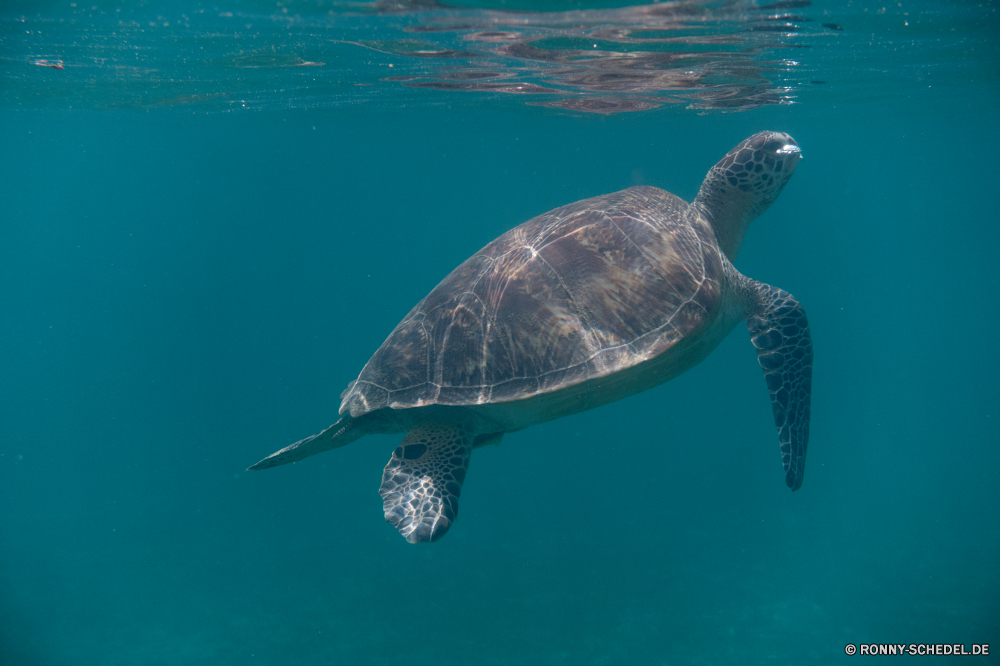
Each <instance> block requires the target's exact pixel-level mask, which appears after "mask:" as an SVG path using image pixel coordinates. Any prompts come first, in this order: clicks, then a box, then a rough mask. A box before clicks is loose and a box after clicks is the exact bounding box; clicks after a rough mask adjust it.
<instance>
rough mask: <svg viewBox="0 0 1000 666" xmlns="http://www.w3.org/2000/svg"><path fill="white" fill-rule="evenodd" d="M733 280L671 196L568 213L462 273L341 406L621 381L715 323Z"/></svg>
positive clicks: (628, 198) (521, 394)
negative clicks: (725, 282) (627, 371)
mask: <svg viewBox="0 0 1000 666" xmlns="http://www.w3.org/2000/svg"><path fill="white" fill-rule="evenodd" d="M722 279H723V271H722V259H721V256H720V254H719V250H718V247H717V245H716V242H715V236H714V234H713V232H712V230H711V228H710V227H709V226H708V224H707V222H705V221H704V220H703V219H702V218H700V217H698V216H697V215H695V214H694V213H693V211H692V209H691V208H690V207H689V206H688V204H687V203H686V202H684V201H682V200H681V199H679V198H677V197H676V196H674V195H672V194H670V193H668V192H666V191H664V190H660V189H658V188H654V187H633V188H629V189H627V190H622V191H620V192H615V193H612V194H608V195H605V196H601V197H595V198H593V199H587V200H584V201H579V202H576V203H573V204H570V205H568V206H563V207H561V208H557V209H555V210H553V211H550V212H548V213H545V214H543V215H540V216H538V217H536V218H533V219H531V220H529V221H527V222H525V223H524V224H522V225H520V226H518V227H516V228H514V229H512V230H511V231H509V232H507V233H505V234H504V235H502V236H500V237H499V238H497V239H496V240H495V241H493V242H492V243H490V244H489V245H487V246H486V247H485V248H483V249H482V250H481V251H480V252H478V253H476V254H475V255H474V256H473V257H471V258H469V259H468V260H467V261H465V262H464V263H462V264H461V265H460V266H459V267H458V268H456V269H455V270H454V271H452V273H451V274H450V275H448V277H446V278H445V279H444V280H443V281H442V282H441V283H440V284H439V285H438V286H437V287H435V288H434V290H433V291H431V293H430V294H428V295H427V297H426V298H424V300H423V301H421V302H420V303H418V304H417V305H416V307H414V308H413V310H412V311H410V313H409V314H408V315H407V316H406V317H405V318H404V319H403V321H402V322H400V324H399V325H398V326H397V327H396V329H395V330H394V331H393V332H392V334H391V335H390V336H389V338H388V339H387V340H386V341H385V342H384V343H383V344H382V346H381V347H380V348H379V350H378V351H377V352H376V353H375V355H374V356H372V358H371V360H370V361H369V362H368V364H367V365H366V366H365V368H364V369H363V370H362V372H361V375H360V376H359V377H358V379H357V381H356V382H355V383H354V384H353V385H352V386H350V387H349V389H348V390H347V391H346V392H345V394H344V395H343V396H342V397H343V402H342V404H341V410H340V411H341V413H343V412H345V411H347V410H350V413H351V415H352V416H354V417H359V416H361V415H363V414H365V413H368V412H371V411H374V410H376V409H380V408H382V407H386V406H389V407H397V408H399V407H415V406H423V405H430V404H443V405H469V404H483V403H487V402H499V401H509V400H518V399H522V398H526V397H529V396H532V395H535V394H538V393H543V392H551V391H556V390H559V389H561V388H565V387H567V386H571V385H574V384H578V383H580V382H583V381H586V380H588V379H592V378H596V377H601V376H605V375H608V374H611V373H614V372H617V371H619V370H622V369H624V368H627V367H630V366H633V365H635V364H637V363H640V362H642V361H645V360H647V359H650V358H653V357H654V356H657V355H659V354H661V353H663V352H664V351H666V350H667V349H669V348H670V347H672V346H673V345H674V344H675V343H677V341H678V340H680V339H682V338H684V337H685V336H688V335H692V334H696V333H697V332H698V331H699V330H700V329H701V328H702V327H703V326H705V325H707V324H708V323H710V321H711V318H712V317H714V315H715V312H716V305H717V303H718V301H719V297H720V291H721V282H722Z"/></svg>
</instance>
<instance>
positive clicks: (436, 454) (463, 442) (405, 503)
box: [378, 422, 476, 543]
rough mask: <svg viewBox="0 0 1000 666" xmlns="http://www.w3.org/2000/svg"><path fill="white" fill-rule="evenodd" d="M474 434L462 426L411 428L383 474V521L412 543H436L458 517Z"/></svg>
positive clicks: (420, 425) (442, 424)
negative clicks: (459, 502) (459, 501)
mask: <svg viewBox="0 0 1000 666" xmlns="http://www.w3.org/2000/svg"><path fill="white" fill-rule="evenodd" d="M475 436H476V432H475V430H474V429H473V428H472V427H471V425H468V424H463V423H461V422H448V423H441V422H424V423H421V424H418V425H416V426H414V427H413V428H412V429H411V430H410V432H409V433H407V435H406V437H405V438H403V443H402V444H400V445H399V446H398V447H397V448H396V450H395V451H393V452H392V458H390V459H389V464H387V465H386V466H385V471H384V472H383V473H382V487H381V488H379V491H378V492H379V494H380V495H381V496H382V508H383V510H384V511H385V519H386V520H387V521H389V522H390V523H392V525H393V526H394V527H395V528H396V529H398V530H399V533H400V534H402V535H403V536H404V537H405V538H406V540H407V541H409V542H410V543H419V542H421V541H437V540H438V539H440V538H441V537H443V536H444V535H445V533H446V532H447V531H448V529H449V528H450V527H451V524H452V523H453V522H455V518H456V517H457V516H458V496H459V495H460V494H461V492H462V483H463V482H464V481H465V473H466V472H467V471H468V469H469V456H470V455H471V454H472V447H473V440H474V439H475Z"/></svg>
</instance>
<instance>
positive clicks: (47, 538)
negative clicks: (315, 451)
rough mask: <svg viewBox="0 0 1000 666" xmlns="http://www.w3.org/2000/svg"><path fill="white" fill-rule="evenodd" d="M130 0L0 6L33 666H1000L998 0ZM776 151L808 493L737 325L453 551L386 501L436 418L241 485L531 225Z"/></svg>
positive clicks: (25, 645)
mask: <svg viewBox="0 0 1000 666" xmlns="http://www.w3.org/2000/svg"><path fill="white" fill-rule="evenodd" d="M94 1H95V0H88V2H80V3H79V4H80V5H81V6H79V7H71V6H70V3H68V2H62V1H61V0H60V1H59V2H37V3H29V2H11V3H4V9H3V10H2V11H0V38H2V39H0V67H2V71H3V77H4V79H3V85H2V89H0V96H2V102H0V125H2V127H3V129H4V132H3V135H4V148H3V160H0V197H2V201H3V202H4V205H3V209H2V210H3V213H2V215H0V219H2V226H0V231H2V242H0V304H2V310H0V312H2V318H0V323H2V325H0V350H2V351H0V359H2V364H0V367H2V368H3V381H2V382H0V663H3V664H18V665H20V664H25V665H34V664H39V665H50V664H53V665H54V664H102V665H103V664H213V665H214V664H379V665H381V664H390V665H392V664H400V665H406V666H418V665H422V664H515V663H516V664H656V665H659V664H829V663H836V662H840V661H848V662H850V661H851V660H864V659H865V657H863V656H853V657H849V656H846V655H845V646H846V645H847V644H849V643H851V644H860V643H882V644H885V643H905V644H909V643H964V644H965V645H966V649H967V650H968V649H971V645H972V644H973V643H992V644H994V645H993V646H992V650H991V651H992V652H994V653H1000V567H998V566H997V562H1000V534H998V527H1000V525H998V516H997V508H998V501H1000V491H998V484H997V480H996V479H997V474H998V472H1000V454H998V452H997V446H996V444H997V439H998V438H997V434H996V421H997V420H998V419H1000V412H998V410H997V405H998V398H1000V395H998V394H1000V390H998V384H997V381H996V377H997V376H998V374H1000V359H998V352H997V347H996V342H995V337H996V330H997V324H998V317H997V310H996V303H997V302H1000V282H998V270H997V266H996V263H995V262H996V260H995V254H996V248H997V246H998V243H1000V231H998V225H997V222H998V219H1000V218H998V215H997V209H996V204H995V191H996V186H997V185H996V184H997V176H996V173H995V170H994V169H993V164H992V157H993V156H994V155H996V154H997V152H998V151H1000V132H998V130H997V128H998V127H1000V124H998V122H1000V117H998V115H1000V114H998V108H1000V106H998V102H1000V99H998V98H1000V95H998V92H1000V77H998V71H1000V70H998V63H1000V49H998V47H997V44H996V40H995V35H996V34H998V33H997V29H998V28H1000V21H998V19H997V3H996V2H983V3H978V4H977V3H957V2H956V3H949V2H929V1H928V2H920V3H917V2H902V3H893V5H895V6H889V4H888V3H887V4H885V5H882V4H880V3H864V2H860V3H859V2H857V1H853V2H836V3H823V2H814V3H813V4H811V5H810V4H809V3H808V2H799V1H795V2H783V3H779V4H777V5H771V6H769V7H766V6H765V7H762V6H760V5H755V4H754V3H701V4H689V5H683V6H670V7H672V9H671V12H672V13H668V14H663V12H664V11H665V10H662V9H657V10H656V12H660V13H656V12H654V11H653V10H651V9H649V8H645V9H635V8H633V9H629V8H624V9H623V8H622V7H621V6H619V7H614V6H612V4H613V3H606V4H600V3H596V2H595V3H583V4H581V3H574V4H572V5H571V6H570V8H572V9H575V10H576V11H577V13H573V14H566V13H560V12H558V11H556V10H560V9H566V6H564V5H563V4H561V3H557V2H549V3H545V4H544V5H537V6H536V5H532V4H531V3H529V2H526V1H525V2H521V3H518V4H514V3H511V4H510V6H509V7H507V6H503V5H502V4H500V3H498V4H497V5H494V6H493V8H492V9H489V8H487V9H484V8H481V7H480V8H475V7H472V8H468V7H467V8H464V9H462V8H454V7H451V8H449V7H446V6H444V5H436V4H434V3H422V4H421V5H418V4H413V5H406V4H405V3H402V2H400V3H394V4H388V3H385V4H383V5H379V6H374V5H367V4H364V3H356V4H348V3H339V4H331V3H329V2H316V1H313V2H308V3H307V2H301V3H295V2H284V3H279V4H278V5H277V6H276V5H275V4H273V3H271V2H264V1H263V0H261V1H260V2H231V3H220V4H218V5H209V4H198V3H197V2H193V1H192V2H191V3H186V2H183V1H181V2H176V3H159V4H158V3H155V2H150V3H144V4H138V3H136V4H124V3H114V2H106V3H103V4H100V5H96V7H97V8H96V9H91V7H92V6H95V5H93V4H91V3H92V2H94ZM465 4H471V3H465ZM622 4H623V3H619V5H622ZM663 6H664V5H658V7H663ZM531 7H541V8H542V9H544V10H546V11H545V12H536V13H525V12H523V11H502V12H501V11H496V9H498V8H500V9H515V10H524V9H526V8H531ZM883 8H884V9H883ZM285 9H288V10H289V11H288V12H285V11H283V10H285ZM118 10H121V11H118ZM227 14H231V16H228V15H227ZM823 24H829V25H827V26H824V25H823ZM247 25H249V26H250V27H244V26H247ZM830 26H834V27H830ZM514 33H517V34H514ZM490 40H494V41H490ZM588 43H589V44H591V45H592V44H597V47H596V49H595V47H593V46H590V47H589V48H590V49H591V50H592V51H593V50H596V51H598V52H599V55H593V54H591V53H590V52H588V51H587V48H588V47H587V44H588ZM43 61H44V62H43ZM310 63H322V64H310ZM390 64H391V65H393V67H392V68H390V67H389V65H390ZM51 65H59V66H62V69H58V68H56V67H53V66H51ZM386 79H390V80H386ZM815 81H823V83H813V82H815ZM456 82H457V83H458V84H461V85H454V84H456ZM414 83H418V84H421V85H420V86H414V85H410V84H414ZM483 83H489V84H491V85H490V86H486V85H480V84H483ZM512 84H520V86H521V89H520V90H518V86H517V85H512ZM532 86H534V88H532ZM538 89H540V90H541V91H539V90H538ZM524 90H530V91H532V92H528V93H525V92H524ZM763 129H773V130H779V131H784V132H788V133H790V134H791V135H792V136H794V137H795V139H796V140H797V141H798V143H799V144H800V145H801V146H802V149H803V156H804V158H803V160H802V162H801V163H800V164H799V166H798V169H797V171H796V173H795V176H794V178H793V179H792V180H791V182H790V183H789V185H788V186H787V187H786V188H785V190H784V193H783V194H782V195H781V197H780V199H779V200H778V201H777V202H776V203H775V204H774V206H772V208H771V209H770V210H769V211H768V212H767V213H766V214H765V215H764V216H762V217H761V218H759V219H758V220H757V221H756V222H755V223H754V224H753V225H752V226H751V228H750V230H749V232H748V234H747V238H746V242H745V244H744V246H743V249H742V251H741V253H740V255H739V257H738V259H737V261H736V265H737V267H738V268H739V269H740V270H741V271H742V272H743V273H744V274H746V275H749V276H751V277H753V278H755V279H758V280H762V281H764V282H767V283H770V284H773V285H776V286H779V287H781V288H784V289H787V290H788V291H790V292H792V293H794V294H795V296H796V297H797V298H798V299H799V300H800V301H801V302H802V303H803V304H804V306H805V308H806V310H807V312H808V313H809V318H810V324H811V330H812V338H813V343H814V347H815V354H816V361H815V367H814V378H813V405H812V415H813V416H812V427H811V434H812V437H811V442H810V446H809V456H808V458H809V460H808V466H807V470H806V475H805V481H804V484H803V487H802V489H801V490H800V491H798V492H795V493H791V492H789V491H788V489H787V488H786V487H785V484H784V482H783V473H782V470H781V464H780V457H779V454H778V448H777V441H776V436H775V432H774V426H773V419H772V416H771V413H770V407H769V400H768V396H767V391H766V387H765V385H764V382H763V380H762V377H761V372H760V368H759V367H758V365H757V361H756V358H755V354H754V352H753V348H752V345H751V344H750V342H749V340H748V335H747V333H746V330H745V327H743V326H742V325H741V326H739V327H737V329H736V330H735V331H734V332H733V333H732V334H731V335H730V336H729V338H727V339H726V340H725V341H724V342H723V344H722V345H721V346H720V347H719V348H718V349H717V350H716V351H715V352H714V353H713V354H712V355H711V356H710V357H709V358H708V359H707V360H706V361H705V362H704V363H702V364H701V365H700V366H698V367H697V368H695V369H694V370H692V371H690V372H689V373H687V374H686V375H684V376H682V377H680V378H678V379H676V380H674V381H672V382H670V383H668V384H666V385H664V386H661V387H659V388H657V389H654V390H651V391H648V392H646V393H643V394H640V395H638V396H634V397H632V398H629V399H627V400H623V401H620V402H617V403H614V404H612V405H609V406H605V407H603V408H600V409H597V410H594V411H590V412H586V413H583V414H580V415H577V416H573V417H569V418H566V419H562V420H558V421H553V422H550V423H546V424H544V425H541V426H536V427H533V428H530V429H528V430H525V431H522V432H518V433H514V434H510V435H507V437H505V438H504V441H503V443H502V445H501V446H499V447H486V448H484V449H479V450H477V451H476V452H475V454H474V455H473V461H472V465H471V467H470V471H469V476H468V479H467V482H466V484H465V487H464V491H463V494H462V509H461V515H460V517H459V519H458V521H457V522H456V524H455V526H454V527H453V528H452V530H451V531H450V532H449V533H448V535H447V536H446V537H445V538H444V539H443V540H441V541H439V542H437V543H433V544H422V545H418V546H414V545H411V544H408V543H406V542H405V541H404V540H403V539H401V538H400V537H399V535H398V534H397V533H396V531H395V530H394V529H393V528H392V527H391V526H390V525H388V524H387V523H385V522H384V520H383V518H382V513H381V501H380V498H379V496H378V494H377V490H378V487H379V482H380V477H381V470H382V467H383V466H384V465H385V463H386V462H387V461H388V459H389V455H390V453H391V451H392V450H393V448H394V447H395V446H396V445H397V444H398V442H399V439H400V437H399V436H369V437H366V438H365V439H362V440H360V441H358V442H356V443H354V444H352V445H351V446H349V447H346V448H343V449H338V450H335V451H331V452H327V453H324V454H322V455H319V456H315V457H312V458H309V459H307V460H304V461H302V462H301V463H298V464H295V465H289V466H285V467H280V468H276V469H273V470H267V471H263V472H246V471H244V470H245V468H246V467H248V466H249V465H251V464H253V463H254V462H256V461H257V460H259V459H260V458H262V457H264V456H265V455H267V454H270V453H272V452H273V451H275V450H277V449H279V448H281V447H283V446H285V445H287V444H289V443H291V442H293V441H295V440H298V439H300V438H302V437H305V436H307V435H310V434H312V433H314V432H318V431H319V430H321V429H322V428H324V427H326V426H327V425H329V424H330V423H332V422H333V420H334V419H335V415H336V411H337V406H338V396H339V394H340V392H341V391H342V390H343V388H344V387H345V386H346V384H347V383H348V382H349V381H351V380H352V379H354V378H355V377H356V376H357V374H358V372H359V371H360V369H361V367H362V366H363V365H364V363H365V361H366V360H367V359H368V358H369V356H370V355H371V354H372V353H373V352H374V351H375V349H376V348H377V347H378V345H379V344H381V342H382V340H384V339H385V337H386V336H387V335H388V333H389V332H390V331H391V330H392V328H393V327H394V326H395V324H396V323H397V322H398V321H399V320H400V319H401V318H402V317H403V316H404V315H405V314H406V313H407V312H408V311H409V309H410V308H411V307H412V306H413V304H414V303H416V302H417V301H418V300H420V299H421V298H422V297H423V296H424V295H425V294H426V293H427V292H428V291H429V290H430V289H432V288H433V287H434V285H435V284H437V282H438V281H439V280H440V279H441V278H442V277H444V276H445V275H446V274H447V273H448V272H449V271H450V270H451V269H452V268H453V267H454V266H456V265H457V264H459V263H460V262H461V261H463V260H464V259H465V258H466V257H468V256H469V255H470V254H472V253H473V252H474V251H476V250H477V249H478V248H480V247H482V246H483V245H485V244H486V243H487V242H489V241H490V240H492V239H493V238H495V237H496V236H498V235H499V234H501V233H503V232H504V231H506V230H508V229H510V228H511V227H513V226H515V225H517V224H519V223H521V222H523V221H525V220H527V219H529V218H530V217H533V216H534V215H537V214H540V213H542V212H545V211H547V210H549V209H552V208H554V207H557V206H560V205H563V204H566V203H570V202H572V201H576V200H579V199H583V198H586V197H590V196H596V195H600V194H605V193H608V192H612V191H615V190H619V189H622V188H625V187H629V186H632V185H636V184H646V185H655V186H658V187H663V188H665V189H667V190H669V191H671V192H673V193H675V194H677V195H678V196H680V197H682V198H684V199H686V200H689V201H690V200H691V199H692V198H693V197H694V195H695V194H696V193H697V190H698V187H699V186H700V184H701V181H702V178H703V177H704V175H705V173H706V171H707V170H708V169H709V168H710V167H711V166H712V165H713V164H715V162H716V161H717V160H718V159H719V158H721V157H722V155H724V154H725V153H726V151H728V150H729V149H730V148H731V147H732V146H734V145H735V144H736V143H738V142H739V141H741V140H742V139H744V138H746V137H747V136H749V135H751V134H752V133H754V132H756V131H760V130H763ZM969 659H971V660H972V662H973V663H989V662H991V660H995V659H996V657H995V656H991V657H975V658H973V657H970V658H969ZM954 660H955V658H954V657H944V656H942V657H925V658H924V659H923V660H921V663H924V662H926V663H952V662H953V661H954ZM963 663H964V662H963Z"/></svg>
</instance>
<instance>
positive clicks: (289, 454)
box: [248, 414, 368, 469]
mask: <svg viewBox="0 0 1000 666" xmlns="http://www.w3.org/2000/svg"><path fill="white" fill-rule="evenodd" d="M367 433H368V431H367V430H366V429H365V428H360V427H358V424H357V420H356V419H353V418H351V415H350V414H344V415H343V416H341V417H340V418H339V419H337V422H336V423H334V424H333V425H332V426H330V427H329V428H327V429H326V430H324V431H323V432H321V433H318V434H316V435H313V436H312V437H306V438H305V439H300V440H299V441H297V442H295V443H294V444H291V445H289V446H286V447H285V448H283V449H281V450H280V451H276V452H275V453H272V454H271V455H269V456H268V457H266V458H264V459H263V460H261V461H260V462H259V463H257V464H256V465H253V466H252V467H249V468H248V469H267V468H269V467H277V466H278V465H285V464H287V463H293V462H298V461H300V460H302V459H303V458H308V457H309V456H311V455H315V454H317V453H323V452H324V451H329V450H330V449H339V448H340V447H341V446H347V445H348V444H350V443H351V442H353V441H354V440H356V439H358V438H360V437H362V436H363V435H365V434H367Z"/></svg>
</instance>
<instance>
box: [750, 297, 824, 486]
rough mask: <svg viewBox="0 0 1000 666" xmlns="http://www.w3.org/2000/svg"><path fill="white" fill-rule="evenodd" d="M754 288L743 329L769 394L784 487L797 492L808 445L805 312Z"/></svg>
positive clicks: (809, 380)
mask: <svg viewBox="0 0 1000 666" xmlns="http://www.w3.org/2000/svg"><path fill="white" fill-rule="evenodd" d="M754 287H755V288H756V292H757V295H758V297H759V301H758V309H757V312H756V313H755V314H753V315H751V316H750V318H749V319H747V328H748V329H750V339H751V340H752V341H753V345H754V347H756V348H757V362H758V363H760V367H761V368H763V370H764V379H766V380H767V390H768V391H769V392H770V393H771V407H772V408H773V409H774V424H775V425H776V426H778V441H779V443H780V444H781V462H782V463H783V464H784V466H785V483H786V484H788V487H789V488H791V489H792V490H798V489H799V488H800V487H801V486H802V474H803V472H804V471H805V464H806V445H807V444H808V443H809V400H810V394H811V392H812V362H813V351H812V340H811V339H810V337H809V322H808V320H807V319H806V311H805V309H804V308H803V307H802V305H801V304H800V303H799V302H798V301H797V300H795V298H794V297H793V296H792V295H791V294H789V293H788V292H787V291H784V290H782V289H777V288H775V287H772V286H770V285H766V284H763V283H760V282H756V283H754Z"/></svg>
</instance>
